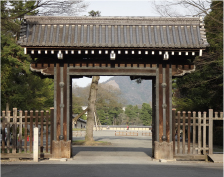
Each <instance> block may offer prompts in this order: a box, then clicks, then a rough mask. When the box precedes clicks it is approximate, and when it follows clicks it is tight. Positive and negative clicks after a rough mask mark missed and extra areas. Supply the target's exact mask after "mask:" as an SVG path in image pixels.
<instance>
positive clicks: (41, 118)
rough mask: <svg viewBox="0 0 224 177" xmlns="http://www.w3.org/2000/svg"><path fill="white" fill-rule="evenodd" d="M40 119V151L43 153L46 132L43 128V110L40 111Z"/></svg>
mask: <svg viewBox="0 0 224 177" xmlns="http://www.w3.org/2000/svg"><path fill="white" fill-rule="evenodd" d="M40 121H41V132H40V152H41V153H43V148H44V147H43V138H44V134H43V128H44V124H43V121H44V111H43V110H41V112H40Z"/></svg>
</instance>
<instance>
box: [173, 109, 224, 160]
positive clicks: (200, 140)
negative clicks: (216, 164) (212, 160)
mask: <svg viewBox="0 0 224 177" xmlns="http://www.w3.org/2000/svg"><path fill="white" fill-rule="evenodd" d="M219 115H220V116H219V117H218V112H215V116H214V117H213V109H209V114H208V117H207V112H203V113H201V112H198V113H196V112H190V111H188V112H187V113H186V112H185V111H183V112H182V113H181V112H180V111H178V112H177V114H176V110H175V109H173V127H174V128H173V137H172V139H173V147H174V148H173V154H174V158H177V159H206V158H207V154H213V121H214V120H223V112H220V114H219Z"/></svg>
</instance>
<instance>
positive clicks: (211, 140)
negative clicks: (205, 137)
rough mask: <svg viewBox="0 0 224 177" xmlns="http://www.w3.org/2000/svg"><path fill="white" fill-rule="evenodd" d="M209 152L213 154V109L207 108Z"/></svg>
mask: <svg viewBox="0 0 224 177" xmlns="http://www.w3.org/2000/svg"><path fill="white" fill-rule="evenodd" d="M208 142H209V146H208V147H209V154H213V109H209V141H208Z"/></svg>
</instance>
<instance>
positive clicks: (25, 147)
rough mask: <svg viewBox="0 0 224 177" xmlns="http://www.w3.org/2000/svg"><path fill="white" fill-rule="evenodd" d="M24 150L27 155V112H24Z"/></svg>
mask: <svg viewBox="0 0 224 177" xmlns="http://www.w3.org/2000/svg"><path fill="white" fill-rule="evenodd" d="M24 150H25V153H27V111H25V131H24Z"/></svg>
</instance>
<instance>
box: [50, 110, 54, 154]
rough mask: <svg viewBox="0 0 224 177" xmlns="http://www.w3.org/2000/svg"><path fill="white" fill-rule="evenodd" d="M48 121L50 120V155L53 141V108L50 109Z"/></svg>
mask: <svg viewBox="0 0 224 177" xmlns="http://www.w3.org/2000/svg"><path fill="white" fill-rule="evenodd" d="M50 110H51V112H50V119H51V138H50V154H52V141H53V139H54V108H50Z"/></svg>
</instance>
